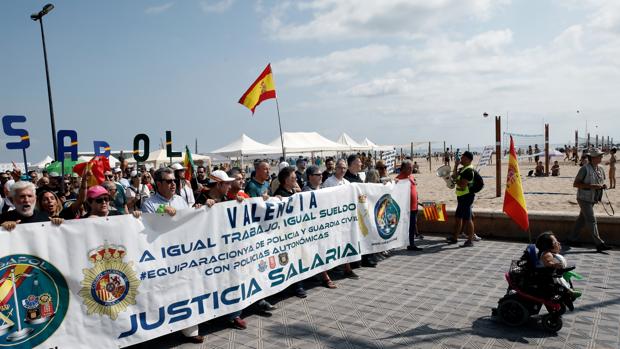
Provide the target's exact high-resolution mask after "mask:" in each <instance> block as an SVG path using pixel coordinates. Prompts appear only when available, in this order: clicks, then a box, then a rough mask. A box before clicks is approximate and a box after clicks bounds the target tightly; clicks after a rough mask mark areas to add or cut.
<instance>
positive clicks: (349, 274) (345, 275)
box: [344, 271, 360, 280]
mask: <svg viewBox="0 0 620 349" xmlns="http://www.w3.org/2000/svg"><path fill="white" fill-rule="evenodd" d="M344 277H346V278H347V279H353V280H357V279H359V278H360V277H359V275H357V274H355V272H354V271H351V272H349V273H346V272H345V273H344Z"/></svg>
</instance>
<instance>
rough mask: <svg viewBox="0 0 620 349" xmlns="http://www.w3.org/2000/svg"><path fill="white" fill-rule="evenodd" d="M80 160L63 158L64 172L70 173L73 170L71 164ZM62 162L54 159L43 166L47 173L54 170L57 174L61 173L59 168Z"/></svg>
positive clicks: (75, 163)
mask: <svg viewBox="0 0 620 349" xmlns="http://www.w3.org/2000/svg"><path fill="white" fill-rule="evenodd" d="M80 162H82V161H79V160H78V161H73V160H65V174H71V172H73V166H75V165H77V164H79V163H80ZM61 167H62V163H61V162H60V161H54V162H52V163H51V164H49V165H47V167H45V170H46V171H47V173H51V172H56V173H58V174H61V173H62V170H61Z"/></svg>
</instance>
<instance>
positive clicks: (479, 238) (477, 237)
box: [474, 234, 482, 241]
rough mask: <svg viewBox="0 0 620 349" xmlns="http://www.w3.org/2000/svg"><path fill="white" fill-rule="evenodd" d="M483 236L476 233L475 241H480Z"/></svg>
mask: <svg viewBox="0 0 620 349" xmlns="http://www.w3.org/2000/svg"><path fill="white" fill-rule="evenodd" d="M480 240H482V238H481V237H480V236H478V235H476V234H474V241H480Z"/></svg>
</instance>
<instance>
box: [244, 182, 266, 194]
mask: <svg viewBox="0 0 620 349" xmlns="http://www.w3.org/2000/svg"><path fill="white" fill-rule="evenodd" d="M244 191H245V193H246V194H248V195H249V196H250V197H251V198H256V197H261V196H263V194H265V193H266V194H267V195H269V182H267V181H264V182H263V184H260V183H258V182H257V181H256V180H255V179H254V178H252V179H250V181H249V182H248V184H247V185H246V186H245V190H244Z"/></svg>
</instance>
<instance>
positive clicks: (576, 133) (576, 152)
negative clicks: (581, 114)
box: [575, 130, 579, 165]
mask: <svg viewBox="0 0 620 349" xmlns="http://www.w3.org/2000/svg"><path fill="white" fill-rule="evenodd" d="M575 155H577V156H575V165H577V164H578V163H579V131H577V130H575Z"/></svg>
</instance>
